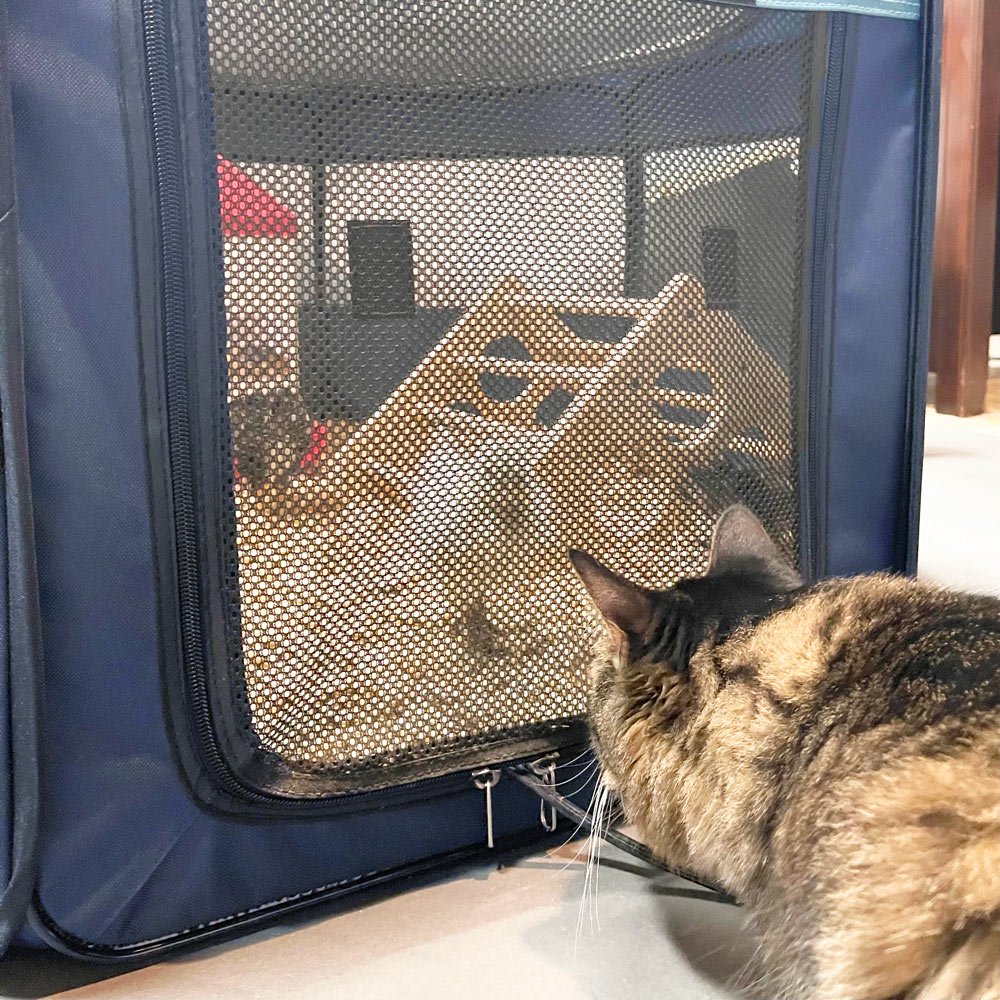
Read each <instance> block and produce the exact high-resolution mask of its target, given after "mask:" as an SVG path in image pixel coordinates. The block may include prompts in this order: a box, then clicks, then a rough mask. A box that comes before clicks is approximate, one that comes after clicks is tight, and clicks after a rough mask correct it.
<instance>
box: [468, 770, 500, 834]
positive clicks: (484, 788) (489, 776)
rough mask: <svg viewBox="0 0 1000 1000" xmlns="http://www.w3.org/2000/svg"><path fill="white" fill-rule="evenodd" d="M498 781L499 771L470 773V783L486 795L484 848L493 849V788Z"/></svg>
mask: <svg viewBox="0 0 1000 1000" xmlns="http://www.w3.org/2000/svg"><path fill="white" fill-rule="evenodd" d="M499 781H500V769H499V768H497V767H484V768H481V769H480V770H478V771H473V772H472V783H473V784H474V785H475V786H476V788H478V789H479V790H480V791H481V792H485V793H486V846H487V847H488V848H490V849H491V850H492V849H493V788H494V786H495V785H497V784H498V783H499Z"/></svg>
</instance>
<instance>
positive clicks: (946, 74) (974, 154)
mask: <svg viewBox="0 0 1000 1000" xmlns="http://www.w3.org/2000/svg"><path fill="white" fill-rule="evenodd" d="M998 156H1000V0H945V3H944V35H943V51H942V65H941V143H940V152H939V160H938V194H937V227H936V236H935V243H934V269H933V272H934V277H933V281H934V286H933V303H932V309H931V369H932V370H933V371H935V372H936V373H937V390H936V398H935V402H936V406H937V409H938V411H939V412H941V413H951V414H956V415H957V416H960V417H971V416H974V415H975V414H977V413H982V412H983V410H984V408H985V405H986V381H987V376H988V372H989V335H990V331H991V327H992V312H993V277H994V272H993V263H994V260H993V258H994V251H995V234H996V212H997V161H998Z"/></svg>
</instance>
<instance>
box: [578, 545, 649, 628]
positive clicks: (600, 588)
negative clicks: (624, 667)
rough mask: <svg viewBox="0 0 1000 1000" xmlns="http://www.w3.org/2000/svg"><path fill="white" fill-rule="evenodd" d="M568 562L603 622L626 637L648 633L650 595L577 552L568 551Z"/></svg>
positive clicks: (592, 559) (594, 560)
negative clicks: (615, 628)
mask: <svg viewBox="0 0 1000 1000" xmlns="http://www.w3.org/2000/svg"><path fill="white" fill-rule="evenodd" d="M569 559H570V562H571V563H572V564H573V568H574V569H575V570H576V571H577V573H579V575H580V579H581V580H582V581H583V585H584V586H585V587H586V588H587V592H588V593H589V594H590V597H591V600H593V602H594V604H595V605H596V606H597V610H598V611H600V613H601V615H602V616H603V618H604V619H605V620H606V621H609V622H611V623H612V624H613V625H615V626H617V627H618V628H619V629H621V630H622V632H624V633H625V634H626V635H628V636H641V635H644V634H645V633H646V632H647V631H648V629H649V626H650V624H651V622H652V617H653V594H652V593H651V592H650V591H648V590H646V589H645V588H644V587H640V586H638V585H637V584H635V583H632V582H631V581H629V580H626V579H625V577H623V576H619V575H618V574H617V573H613V572H612V571H611V570H609V569H608V568H607V567H606V566H602V565H601V564H600V563H599V562H598V561H597V560H596V559H595V558H594V557H593V556H591V555H587V553H586V552H581V551H580V550H579V549H570V551H569Z"/></svg>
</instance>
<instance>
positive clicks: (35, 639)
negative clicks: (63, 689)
mask: <svg viewBox="0 0 1000 1000" xmlns="http://www.w3.org/2000/svg"><path fill="white" fill-rule="evenodd" d="M7 42H8V33H7V8H6V3H5V0H0V772H2V773H0V953H2V952H3V950H4V949H5V948H6V947H7V945H8V944H9V943H10V941H11V940H12V939H14V938H15V937H16V936H17V935H18V934H19V932H20V930H21V929H22V926H23V921H24V917H25V913H26V911H27V907H28V901H29V899H30V897H31V891H32V888H33V886H34V880H35V860H36V852H37V843H38V809H39V776H38V704H39V674H40V669H41V665H40V654H39V646H40V642H39V627H38V603H37V584H36V579H35V563H34V537H33V531H32V520H31V489H30V484H29V477H28V440H27V429H26V427H25V406H24V364H23V352H22V338H21V311H20V292H19V284H18V266H17V259H18V255H17V206H16V203H15V202H16V199H15V196H14V168H13V141H12V131H13V127H12V110H11V104H10V78H9V59H8V57H7V52H8V47H7Z"/></svg>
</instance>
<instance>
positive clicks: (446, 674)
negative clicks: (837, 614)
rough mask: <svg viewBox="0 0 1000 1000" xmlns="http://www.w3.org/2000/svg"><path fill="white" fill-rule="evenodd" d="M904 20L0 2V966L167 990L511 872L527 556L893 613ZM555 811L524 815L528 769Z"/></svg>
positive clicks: (898, 531) (900, 526)
mask: <svg viewBox="0 0 1000 1000" xmlns="http://www.w3.org/2000/svg"><path fill="white" fill-rule="evenodd" d="M936 30H937V15H936V13H935V11H934V9H933V8H932V7H930V6H925V7H923V8H921V6H920V4H919V3H918V0H866V2H860V0H859V2H853V0H852V2H834V0H830V2H826V0H822V2H809V0H768V2H765V0H758V2H757V3H752V2H745V3H718V2H710V0H625V2H622V0H614V2H612V0H581V2H578V3H572V4H567V3H561V2H550V0H482V2H480V3H474V4H470V3H454V2H445V0H440V2H438V0H417V2H411V3H375V2H370V0H282V2H280V3H271V2H266V3H265V2H263V0H142V2H141V3H134V2H132V0H88V2H87V3H76V2H67V0H6V11H5V14H4V17H3V21H2V23H0V48H2V51H3V53H4V76H3V79H2V81H0V95H2V98H3V100H2V109H3V111H2V113H3V116H4V118H3V122H2V127H0V140H2V148H0V261H2V268H3V270H2V272H0V273H2V277H3V286H2V294H3V303H2V304H3V308H2V310H0V322H2V327H0V334H2V336H0V350H2V352H3V354H2V357H3V365H2V376H0V378H2V382H0V402H2V413H3V435H4V437H3V478H2V480H0V483H2V500H3V512H4V515H5V516H4V518H3V519H2V520H0V552H2V555H3V562H2V565H3V566H4V569H5V572H4V573H3V574H0V598H2V600H3V606H4V607H5V609H6V613H5V614H4V615H2V616H0V649H2V650H3V654H4V658H5V665H6V669H4V670H3V671H2V672H0V709H2V710H0V742H2V744H3V746H4V747H5V748H7V749H6V751H5V752H6V754H7V759H8V761H9V767H7V768H4V769H3V770H2V771H0V784H2V789H0V816H2V822H0V884H2V885H4V886H5V889H4V891H3V896H2V897H0V927H2V935H0V936H2V938H3V940H5V941H9V940H13V939H16V940H20V941H22V942H34V943H36V944H40V943H44V944H47V945H49V946H51V947H55V948H58V949H62V950H65V951H70V952H74V953H79V954H84V955H89V956H94V957H98V958H105V959H115V958H128V957H134V956H136V955H141V954H148V953H152V952H156V951H164V950H167V949H171V948H174V947H177V946H180V945H182V944H184V943H186V942H190V941H193V940H196V939H204V938H207V937H209V936H211V935H216V934H219V933H221V932H224V931H231V930H233V929H235V928H239V927H244V926H248V925H251V924H253V923H255V922H258V921H261V920H263V919H265V918H267V917H269V916H273V915H276V914H280V913H284V912H287V911H288V910H290V909H293V908H296V907H302V906H305V905H307V904H311V903H315V902H319V901H321V900H324V899H328V898H330V897H334V896H338V895H342V894H344V893H346V892H349V891H354V890H357V889H361V888H363V887H366V886H371V885H374V884H376V883H383V882H386V881H387V880H390V879H394V878H398V877H401V876H403V875H406V874H408V873H413V872H417V871H422V870H424V869H427V868H429V867H431V866H436V865H440V864H443V863H444V862H446V861H448V860H450V859H455V858H461V857H467V856H471V855H472V854H474V853H476V852H479V851H486V850H488V847H487V846H486V839H487V825H489V826H490V839H491V840H494V841H495V843H496V845H497V846H498V847H499V846H503V845H506V844H515V843H526V842H530V841H532V840H534V839H541V838H544V837H545V836H547V835H548V834H547V831H546V829H544V827H547V826H550V825H551V824H550V823H548V822H545V823H540V822H539V801H538V799H537V798H536V797H535V796H534V795H532V793H531V792H530V790H528V789H527V788H525V787H524V786H523V785H522V784H521V783H519V782H517V781H513V780H505V778H507V777H508V776H509V771H510V769H511V768H512V767H514V766H526V765H534V766H535V768H536V770H537V771H538V772H540V773H543V774H545V775H550V774H551V773H552V767H553V766H554V767H555V768H556V771H557V772H558V771H559V768H561V767H563V766H564V764H565V762H566V761H568V760H569V759H571V758H572V757H573V756H574V755H575V754H576V753H578V752H579V751H580V749H581V748H583V747H584V746H585V744H586V729H585V723H584V718H583V717H584V712H585V704H584V694H583V678H584V674H585V670H586V662H587V654H588V647H589V644H590V642H591V637H592V634H593V621H592V618H591V616H590V614H589V612H588V605H587V602H586V600H585V595H584V593H583V592H582V590H581V588H580V587H579V586H578V584H577V583H576V582H575V580H574V578H573V576H572V573H571V569H570V565H569V563H568V561H567V559H566V551H567V549H568V548H569V547H571V546H574V547H582V548H586V549H588V550H590V551H592V552H594V553H595V554H596V555H598V556H599V557H601V558H602V559H603V560H605V561H606V562H607V563H608V564H609V565H611V566H613V567H615V568H616V569H619V570H621V571H622V572H626V573H628V574H630V575H631V576H632V577H634V578H635V579H637V580H639V581H642V582H644V583H646V584H647V585H650V586H653V585H666V584H668V583H670V582H672V581H673V580H675V579H677V578H679V577H681V576H685V575H691V574H695V573H698V572H699V571H700V570H701V568H702V566H703V562H704V558H705V553H706V548H707V544H708V536H709V532H710V529H711V525H712V522H713V520H714V518H715V516H716V515H717V513H718V512H719V511H720V510H721V509H723V508H724V507H726V506H728V505H729V504H731V503H732V502H734V501H736V500H741V501H742V502H744V503H746V504H747V505H749V506H750V507H751V508H752V509H753V510H755V511H756V512H757V513H758V514H759V515H760V516H761V518H762V519H763V521H764V522H765V523H766V525H767V527H768V529H769V530H770V531H771V533H772V534H773V537H774V539H775V541H776V542H777V543H778V544H779V545H780V546H781V547H782V548H783V550H784V551H785V553H786V554H787V556H788V557H789V559H793V560H796V561H797V562H798V563H799V564H800V565H801V567H802V569H803V571H804V573H805V574H806V575H807V576H808V577H813V578H814V577H817V576H820V575H825V574H836V573H848V572H856V571H865V570H872V569H876V568H892V569H897V570H904V571H905V570H908V569H912V567H913V562H914V538H915V528H916V517H917V495H918V494H917V490H918V484H919V456H920V444H921V442H920V431H919V428H920V417H921V413H922V407H923V395H922V385H921V379H920V375H921V372H922V371H923V370H924V367H925V362H924V352H925V332H926V318H927V311H926V295H925V292H926V289H927V281H926V280H925V279H926V273H927V266H928V261H929V246H930V230H931V212H930V206H931V193H932V189H933V170H932V165H933V162H934V159H933V158H934V145H935V144H934V135H935V114H936V107H935V98H936V75H935V74H936V70H935V44H936V43H935V35H936ZM560 773H561V772H560Z"/></svg>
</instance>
